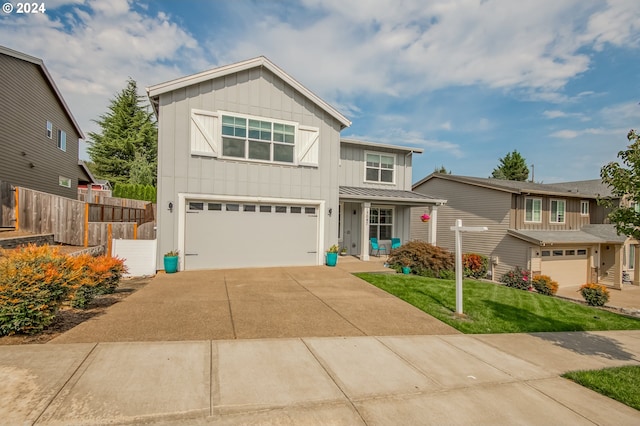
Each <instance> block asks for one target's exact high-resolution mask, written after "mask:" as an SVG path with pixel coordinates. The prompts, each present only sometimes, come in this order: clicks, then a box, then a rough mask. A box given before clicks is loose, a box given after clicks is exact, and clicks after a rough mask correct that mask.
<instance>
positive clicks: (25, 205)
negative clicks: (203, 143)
mask: <svg viewBox="0 0 640 426" xmlns="http://www.w3.org/2000/svg"><path fill="white" fill-rule="evenodd" d="M3 194H4V191H3ZM12 195H13V197H14V199H17V204H18V208H17V209H15V208H14V216H15V221H14V222H13V223H12V226H15V228H16V229H17V230H23V231H27V232H30V233H34V234H53V239H54V241H55V242H56V243H61V244H69V245H74V246H85V247H88V246H94V245H105V246H108V245H109V244H110V240H111V239H112V238H123V239H124V238H126V239H154V238H155V227H154V225H153V222H149V224H148V225H147V224H145V225H147V226H139V225H142V224H143V222H144V220H145V214H146V213H147V212H146V211H145V209H134V208H130V207H119V206H107V207H106V209H102V207H101V206H99V205H95V204H89V203H85V202H83V201H77V200H72V199H70V198H64V197H59V196H57V195H53V194H47V193H45V192H40V191H34V190H31V189H27V188H16V192H12ZM147 210H148V209H147ZM151 211H152V212H153V210H151ZM147 216H148V214H147ZM109 219H113V221H109ZM139 228H141V230H139Z"/></svg>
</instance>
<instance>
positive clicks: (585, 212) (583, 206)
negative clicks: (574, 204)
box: [580, 200, 589, 216]
mask: <svg viewBox="0 0 640 426" xmlns="http://www.w3.org/2000/svg"><path fill="white" fill-rule="evenodd" d="M580 214H581V215H582V216H589V200H582V201H580Z"/></svg>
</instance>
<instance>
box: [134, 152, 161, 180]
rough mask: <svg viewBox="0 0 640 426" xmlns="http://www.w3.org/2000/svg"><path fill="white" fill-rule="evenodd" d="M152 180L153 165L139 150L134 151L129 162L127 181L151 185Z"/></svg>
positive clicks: (153, 175)
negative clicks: (129, 168)
mask: <svg viewBox="0 0 640 426" xmlns="http://www.w3.org/2000/svg"><path fill="white" fill-rule="evenodd" d="M154 180H155V169H154V166H153V165H152V164H151V163H149V160H148V159H147V157H145V156H144V155H143V154H142V153H141V152H136V153H135V158H134V159H133V161H132V162H131V172H130V174H129V183H132V184H134V185H153V181H154Z"/></svg>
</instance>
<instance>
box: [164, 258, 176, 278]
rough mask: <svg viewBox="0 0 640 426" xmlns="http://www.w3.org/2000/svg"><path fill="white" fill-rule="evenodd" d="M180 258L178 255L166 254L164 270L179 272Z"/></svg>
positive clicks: (169, 272) (168, 272) (171, 272)
mask: <svg viewBox="0 0 640 426" xmlns="http://www.w3.org/2000/svg"><path fill="white" fill-rule="evenodd" d="M178 259H179V257H178V256H165V257H164V272H166V273H167V274H173V273H175V272H178Z"/></svg>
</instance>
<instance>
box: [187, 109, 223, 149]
mask: <svg viewBox="0 0 640 426" xmlns="http://www.w3.org/2000/svg"><path fill="white" fill-rule="evenodd" d="M218 126H219V120H218V114H216V113H215V112H211V111H203V110H199V109H192V110H191V153H192V154H201V155H210V156H213V157H217V156H218V154H219V152H220V150H219V144H218V141H217V140H216V135H218V133H219V131H218Z"/></svg>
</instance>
